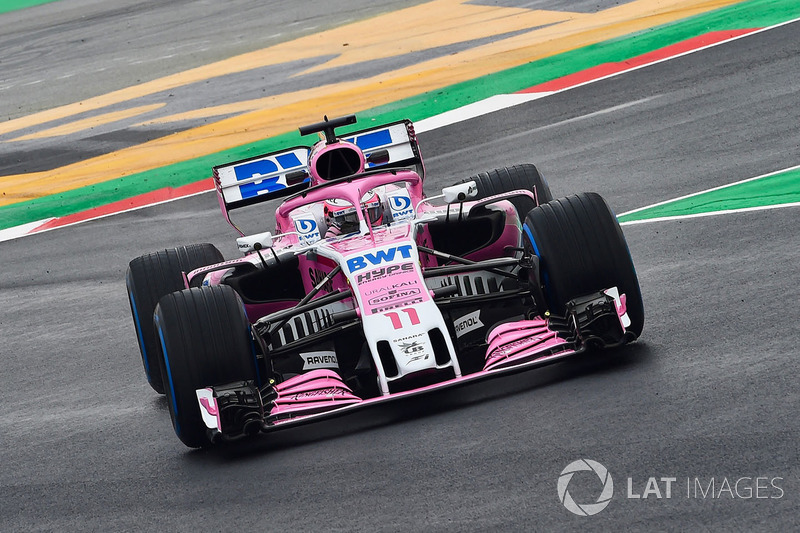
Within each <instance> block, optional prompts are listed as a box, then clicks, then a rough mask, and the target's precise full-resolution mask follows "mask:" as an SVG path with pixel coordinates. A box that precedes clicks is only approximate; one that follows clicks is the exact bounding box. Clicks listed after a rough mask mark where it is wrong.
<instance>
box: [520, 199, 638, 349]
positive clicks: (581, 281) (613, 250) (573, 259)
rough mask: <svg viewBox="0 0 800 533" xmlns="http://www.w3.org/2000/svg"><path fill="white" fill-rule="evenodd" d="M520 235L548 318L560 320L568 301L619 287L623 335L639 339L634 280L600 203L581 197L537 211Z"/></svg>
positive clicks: (613, 222) (618, 233)
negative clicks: (534, 259)
mask: <svg viewBox="0 0 800 533" xmlns="http://www.w3.org/2000/svg"><path fill="white" fill-rule="evenodd" d="M523 230H524V236H523V240H524V243H525V246H526V248H528V251H529V252H531V253H533V254H535V255H537V256H538V257H539V266H540V277H541V281H542V285H543V289H544V291H543V292H544V297H545V300H546V303H547V305H548V307H549V309H550V311H551V312H553V313H555V314H557V315H562V316H563V315H564V314H565V312H566V304H567V302H569V301H570V300H572V299H573V298H576V297H578V296H583V295H586V294H590V293H592V292H596V291H601V290H604V289H608V288H611V287H618V288H619V291H620V293H624V294H625V297H626V303H627V312H628V317H629V318H630V319H631V325H630V326H629V328H628V331H629V332H631V333H634V334H635V335H636V336H637V337H638V336H639V335H640V334H641V333H642V328H643V327H644V304H643V303H642V293H641V289H640V288H639V280H638V278H637V276H636V270H635V268H634V266H633V260H632V259H631V255H630V252H629V250H628V244H627V243H626V241H625V236H624V235H623V233H622V228H620V226H619V223H618V222H617V219H616V217H615V216H614V213H613V212H612V211H611V208H610V207H609V206H608V204H607V203H606V201H605V200H604V199H603V197H601V196H600V195H599V194H597V193H581V194H577V195H574V196H568V197H566V198H560V199H558V200H553V201H551V202H549V203H547V204H544V205H541V206H538V207H536V208H534V209H532V210H531V212H530V213H528V216H527V217H526V218H525V224H524V226H523Z"/></svg>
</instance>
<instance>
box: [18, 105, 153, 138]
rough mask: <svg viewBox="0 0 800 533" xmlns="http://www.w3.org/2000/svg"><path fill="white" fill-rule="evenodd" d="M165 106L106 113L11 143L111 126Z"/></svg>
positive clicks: (146, 106) (144, 106) (133, 108)
mask: <svg viewBox="0 0 800 533" xmlns="http://www.w3.org/2000/svg"><path fill="white" fill-rule="evenodd" d="M165 105H167V104H151V105H143V106H139V107H132V108H130V109H123V110H122V111H114V112H111V113H104V114H102V115H97V116H94V117H89V118H85V119H83V120H77V121H75V122H70V123H68V124H63V125H61V126H56V127H55V128H49V129H46V130H42V131H39V132H36V133H30V134H28V135H23V136H22V137H17V138H15V139H11V141H9V142H14V141H28V140H32V139H44V138H47V137H59V136H61V135H69V134H70V133H76V132H79V131H83V130H87V129H92V128H96V127H98V126H102V125H104V124H111V123H112V122H118V121H120V120H125V119H126V118H131V117H135V116H137V115H144V114H145V113H149V112H150V111H155V110H156V109H161V108H162V107H164V106H165Z"/></svg>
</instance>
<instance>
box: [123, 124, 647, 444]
mask: <svg viewBox="0 0 800 533" xmlns="http://www.w3.org/2000/svg"><path fill="white" fill-rule="evenodd" d="M354 123H355V117H354V116H348V117H343V118H338V119H333V120H327V117H326V120H325V121H324V122H320V123H318V124H313V125H311V126H305V127H302V128H300V132H301V134H303V135H307V134H312V133H320V140H319V141H318V142H317V143H315V144H314V145H313V146H311V147H307V146H297V147H294V148H290V149H287V150H283V151H280V152H275V153H269V154H265V155H261V156H258V157H254V158H250V159H247V160H244V161H238V162H235V163H231V164H227V165H221V166H218V167H215V168H214V180H215V183H216V188H217V192H218V196H219V201H220V206H221V208H222V212H223V214H224V215H225V218H226V220H228V222H230V223H231V224H232V225H233V227H234V228H236V229H237V231H238V230H239V228H238V227H237V226H236V225H235V224H234V223H233V222H231V218H230V213H231V212H232V211H233V210H235V209H237V208H240V207H244V206H252V205H255V204H259V203H261V202H264V201H266V200H269V199H272V198H278V197H288V198H287V199H286V200H285V201H284V202H283V203H282V204H281V205H280V207H278V209H277V212H276V228H275V232H274V233H270V232H267V233H258V234H255V235H245V234H244V233H242V232H241V231H239V233H241V235H242V236H241V238H239V239H237V242H238V246H239V249H240V250H241V251H242V252H243V257H240V258H238V259H232V260H229V261H224V260H223V257H222V256H221V254H220V253H219V251H218V250H217V249H216V248H215V247H214V246H212V245H210V244H196V245H190V246H182V247H178V248H174V249H170V250H163V251H159V252H155V253H151V254H148V255H144V256H141V257H138V258H136V259H134V260H133V261H131V263H130V267H129V269H128V272H127V287H128V295H129V297H130V303H131V310H132V313H133V321H134V325H135V327H136V333H137V337H138V339H139V348H140V350H141V354H142V360H143V361H144V368H145V373H146V375H147V379H148V381H149V382H150V385H151V386H152V387H153V389H155V390H156V391H157V392H159V393H164V394H166V396H167V400H168V404H169V410H170V415H171V417H172V423H173V426H174V428H175V432H176V433H177V434H178V437H180V439H181V441H183V443H184V444H186V445H187V446H190V447H198V446H206V445H209V444H213V443H215V442H218V441H220V440H228V439H236V438H240V437H243V436H246V435H251V434H255V433H258V432H269V431H273V430H277V429H281V428H286V427H292V426H295V425H297V424H302V423H308V422H311V421H314V420H318V419H320V418H323V417H329V416H334V415H337V414H342V413H346V412H349V411H352V410H355V409H358V408H360V407H362V406H366V405H370V404H375V403H378V402H383V401H389V400H392V399H395V398H400V397H405V396H409V395H413V394H418V393H422V392H426V391H431V390H434V389H440V388H443V387H448V386H453V385H458V384H463V383H468V382H472V381H475V380H478V379H483V378H489V377H492V376H499V375H503V374H506V373H510V372H516V371H520V370H524V369H528V368H532V367H535V366H539V365H543V364H546V363H551V362H553V361H557V360H559V359H562V358H564V357H568V356H570V355H573V354H576V353H579V352H583V351H585V350H587V349H594V348H602V347H614V346H620V345H622V344H624V343H627V342H630V341H633V340H634V339H636V338H637V337H638V336H639V334H640V333H641V331H642V325H643V322H644V309H643V305H642V297H641V293H640V290H639V283H638V280H637V277H636V272H635V270H634V266H633V262H632V260H631V256H630V254H629V252H628V247H627V244H626V242H625V238H624V236H623V234H622V231H621V230H620V227H619V225H618V224H617V221H616V218H615V217H614V215H613V213H612V212H611V210H610V209H609V207H608V205H607V204H606V202H605V201H604V200H603V199H602V198H601V197H600V196H599V195H597V194H593V193H583V194H578V195H575V196H569V197H566V198H561V199H558V200H553V199H552V198H551V194H550V190H549V188H548V186H547V183H546V182H545V181H544V179H543V178H542V177H541V175H540V174H539V172H538V171H537V169H536V167H534V166H533V165H530V164H525V165H519V166H513V167H508V168H502V169H496V170H492V171H490V172H486V173H482V174H477V175H476V176H474V177H472V178H467V179H465V180H463V181H462V182H460V183H457V184H454V185H453V186H450V187H446V188H444V189H443V190H442V191H441V193H440V194H436V195H433V196H426V195H425V194H424V193H423V180H424V177H425V172H424V167H423V163H422V158H421V156H420V153H419V147H418V144H417V139H416V136H415V134H414V128H413V125H412V123H411V122H410V121H401V122H396V123H392V124H388V125H384V126H380V127H376V128H370V129H367V130H362V131H357V132H354V133H348V134H343V135H337V133H336V129H337V128H340V127H343V126H348V125H351V124H354Z"/></svg>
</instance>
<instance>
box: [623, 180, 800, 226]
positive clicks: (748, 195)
mask: <svg viewBox="0 0 800 533" xmlns="http://www.w3.org/2000/svg"><path fill="white" fill-rule="evenodd" d="M798 203H800V168H798V167H795V168H792V169H789V170H786V171H783V172H777V173H774V174H768V175H765V176H762V177H758V178H754V179H751V180H747V181H744V182H739V183H734V184H731V185H729V186H724V187H719V188H717V189H712V190H709V191H705V192H701V193H697V194H694V195H691V196H688V197H684V198H677V199H675V200H672V201H668V202H664V203H662V204H660V205H654V206H652V207H647V208H644V209H641V210H638V211H633V212H630V213H625V214H622V215H621V216H620V217H619V221H620V222H633V221H636V220H647V219H652V218H664V217H682V216H691V215H698V214H701V213H711V212H716V211H730V210H735V209H747V208H749V207H762V206H775V205H785V204H798Z"/></svg>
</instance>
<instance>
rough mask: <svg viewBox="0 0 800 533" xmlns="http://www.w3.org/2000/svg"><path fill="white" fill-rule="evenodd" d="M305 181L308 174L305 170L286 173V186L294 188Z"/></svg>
mask: <svg viewBox="0 0 800 533" xmlns="http://www.w3.org/2000/svg"><path fill="white" fill-rule="evenodd" d="M306 179H308V172H306V171H305V170H296V171H294V172H287V173H286V186H287V187H294V186H295V185H300V184H301V183H303V182H304V181H305V180H306Z"/></svg>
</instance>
